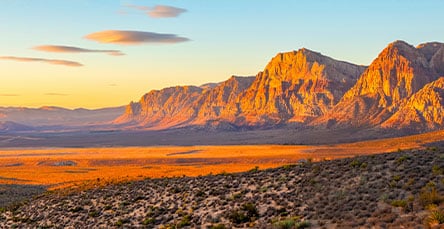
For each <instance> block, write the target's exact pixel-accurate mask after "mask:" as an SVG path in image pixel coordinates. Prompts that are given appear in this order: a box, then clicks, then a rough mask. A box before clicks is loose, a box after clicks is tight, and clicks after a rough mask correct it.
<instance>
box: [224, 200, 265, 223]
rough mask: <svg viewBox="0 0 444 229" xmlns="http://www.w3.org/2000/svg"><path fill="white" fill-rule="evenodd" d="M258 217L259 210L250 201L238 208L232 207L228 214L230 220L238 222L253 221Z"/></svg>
mask: <svg viewBox="0 0 444 229" xmlns="http://www.w3.org/2000/svg"><path fill="white" fill-rule="evenodd" d="M257 217H259V211H258V210H257V208H256V206H255V205H254V204H252V203H245V204H243V205H242V207H241V208H240V209H234V210H232V211H231V212H230V213H229V214H228V218H229V219H230V220H231V222H233V223H236V224H240V223H246V222H252V221H255V220H256V219H257Z"/></svg>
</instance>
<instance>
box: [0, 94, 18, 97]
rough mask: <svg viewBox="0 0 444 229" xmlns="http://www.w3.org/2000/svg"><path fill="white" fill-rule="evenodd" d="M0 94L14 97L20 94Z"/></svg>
mask: <svg viewBox="0 0 444 229" xmlns="http://www.w3.org/2000/svg"><path fill="white" fill-rule="evenodd" d="M0 96H2V97H15V96H20V95H19V94H0Z"/></svg>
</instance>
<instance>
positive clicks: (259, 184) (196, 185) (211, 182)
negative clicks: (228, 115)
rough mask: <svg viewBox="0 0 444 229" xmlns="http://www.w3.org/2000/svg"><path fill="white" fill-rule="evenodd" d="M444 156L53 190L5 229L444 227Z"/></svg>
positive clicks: (18, 211)
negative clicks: (65, 190) (79, 189)
mask: <svg viewBox="0 0 444 229" xmlns="http://www.w3.org/2000/svg"><path fill="white" fill-rule="evenodd" d="M443 153H444V151H443V150H441V149H433V150H402V151H400V152H395V153H387V154H380V155H372V156H359V157H355V158H346V159H337V160H330V161H321V162H316V161H312V162H308V161H303V162H301V163H298V164H291V165H286V166H283V167H279V168H273V169H259V168H255V167H254V169H251V168H252V167H251V166H250V167H249V168H248V169H251V171H248V172H241V173H228V172H225V173H222V174H217V175H207V176H198V177H176V178H157V179H144V180H140V181H131V182H123V183H119V184H109V185H104V186H97V187H94V186H92V188H90V189H87V190H83V189H82V190H81V191H76V192H63V191H53V192H51V193H49V194H45V195H42V196H40V197H38V198H36V199H34V200H31V201H29V202H28V203H26V204H23V205H21V206H18V207H16V208H14V209H2V210H1V211H0V227H7V228H11V227H19V228H22V227H25V228H26V227H31V228H33V227H35V228H38V227H54V226H57V227H124V228H127V227H145V228H195V227H202V228H213V229H224V228H233V227H235V228H246V227H252V228H278V229H280V228H282V229H286V228H309V227H311V228H330V227H336V228H359V227H364V228H367V227H375V228H388V227H391V228H401V227H403V228H417V227H420V228H423V227H432V228H442V226H444V225H443V223H444V197H443V196H444V183H443V180H444V175H443V174H442V173H441V172H440V169H441V168H442V167H443V165H444V157H443V156H442V155H443ZM248 169H247V170H248ZM36 209H39V210H38V211H36Z"/></svg>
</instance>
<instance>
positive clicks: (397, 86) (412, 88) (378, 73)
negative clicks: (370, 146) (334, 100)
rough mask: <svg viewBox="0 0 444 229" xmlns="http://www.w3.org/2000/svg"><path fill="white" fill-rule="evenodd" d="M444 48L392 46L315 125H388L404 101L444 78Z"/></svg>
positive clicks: (438, 45)
mask: <svg viewBox="0 0 444 229" xmlns="http://www.w3.org/2000/svg"><path fill="white" fill-rule="evenodd" d="M443 45H444V44H440V43H426V44H422V45H419V46H418V47H417V48H415V47H413V46H411V45H409V44H407V43H406V42H404V41H395V42H393V43H391V44H389V45H388V46H387V47H386V48H385V49H384V50H383V51H382V52H381V53H380V54H379V56H378V57H377V58H376V59H375V60H374V61H373V62H372V63H371V65H370V66H369V67H368V68H367V70H366V71H365V72H364V73H363V74H362V76H361V77H360V78H359V80H358V82H357V83H356V84H355V85H354V86H353V87H352V88H351V89H350V90H349V91H347V93H345V95H344V96H343V98H342V99H341V101H340V102H339V103H338V104H337V105H336V106H335V107H334V108H333V109H332V110H331V111H330V112H328V113H327V114H326V115H324V116H322V117H320V118H318V119H317V120H315V121H314V122H313V123H312V125H320V124H324V125H325V124H326V125H327V126H329V127H333V126H343V125H348V126H358V127H359V126H377V125H379V124H381V123H383V122H385V121H386V120H387V119H389V118H390V117H391V116H392V115H393V114H394V113H395V112H397V111H398V109H399V108H400V106H401V104H402V103H403V102H405V101H406V100H408V99H409V98H410V97H412V96H413V95H414V94H415V93H417V92H418V91H419V90H420V89H422V88H423V87H424V86H425V85H426V84H428V83H430V82H432V81H434V80H436V79H438V77H439V76H442V75H444V72H443V71H442V70H443V69H442V66H443V64H444V61H443V52H444V48H443V47H444V46H443ZM404 111H406V109H404ZM400 112H401V111H400ZM404 116H405V117H407V116H409V115H408V114H405V115H404ZM386 126H387V125H386Z"/></svg>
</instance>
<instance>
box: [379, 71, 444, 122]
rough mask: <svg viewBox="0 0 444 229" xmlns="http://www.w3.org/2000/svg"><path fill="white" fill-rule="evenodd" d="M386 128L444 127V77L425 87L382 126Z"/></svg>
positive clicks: (404, 103) (405, 102) (403, 104)
mask: <svg viewBox="0 0 444 229" xmlns="http://www.w3.org/2000/svg"><path fill="white" fill-rule="evenodd" d="M381 126H382V127H384V128H398V129H400V128H409V129H419V130H430V129H432V130H433V129H437V128H440V127H443V126H444V77H440V78H439V79H438V80H435V81H433V82H432V83H429V84H427V85H425V86H424V88H422V89H421V90H419V91H418V92H417V93H415V94H413V95H412V96H411V97H410V98H409V99H408V100H406V101H404V102H403V103H402V104H401V105H400V108H399V109H398V111H396V112H395V113H394V114H393V115H392V116H391V117H390V118H389V119H388V120H386V121H385V122H383V123H382V125H381Z"/></svg>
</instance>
